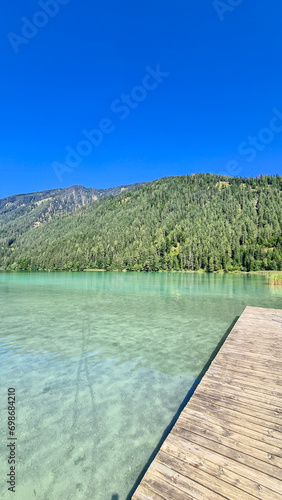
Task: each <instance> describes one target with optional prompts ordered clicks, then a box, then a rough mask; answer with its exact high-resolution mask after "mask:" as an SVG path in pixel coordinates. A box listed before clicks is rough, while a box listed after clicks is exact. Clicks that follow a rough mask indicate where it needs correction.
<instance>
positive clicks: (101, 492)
mask: <svg viewBox="0 0 282 500" xmlns="http://www.w3.org/2000/svg"><path fill="white" fill-rule="evenodd" d="M246 305H250V306H261V307H271V308H280V309H281V308H282V289H281V288H275V287H269V286H268V285H267V281H266V278H265V277H264V276H260V275H250V276H248V275H243V274H242V275H230V274H228V275H221V274H205V273H201V274H196V273H195V274H193V273H189V274H188V273H187V274H182V273H159V274H157V273H114V272H113V273H104V272H85V273H6V272H1V273H0V307H1V326H0V361H1V362H0V377H1V391H0V393H1V419H0V440H1V447H0V464H1V467H0V471H1V476H0V497H1V498H3V499H8V498H12V496H11V495H12V494H11V492H9V491H8V490H7V487H8V484H7V483H6V481H7V476H6V474H7V473H8V471H9V470H8V464H7V458H8V451H7V450H8V448H7V442H8V441H7V437H8V430H7V390H8V388H10V387H12V388H15V389H16V413H17V420H16V433H15V434H16V437H17V446H16V462H17V465H16V494H15V495H14V496H13V498H16V499H17V500H18V499H19V500H30V499H36V500H41V499H44V500H57V499H59V498H60V499H63V500H71V499H91V500H125V499H126V497H127V495H128V494H129V492H130V490H131V488H132V487H133V486H134V483H135V481H136V480H137V478H138V476H139V474H140V473H141V471H142V470H143V468H144V466H145V465H146V463H147V461H148V459H149V458H150V455H151V454H152V453H153V452H154V450H155V448H156V446H157V445H158V443H159V442H160V439H161V438H162V435H163V432H164V431H165V429H166V428H167V427H168V426H169V425H170V423H171V421H172V419H173V417H174V416H175V414H176V412H177V410H178V409H179V406H180V405H181V403H182V402H183V400H184V398H185V396H186V395H187V393H188V391H189V389H190V388H191V387H192V385H193V383H194V381H195V379H197V377H198V376H199V374H200V373H201V370H202V369H203V367H204V366H205V364H206V363H207V361H208V360H209V358H210V356H211V354H212V352H213V351H214V349H215V348H216V346H217V344H218V343H219V341H220V340H221V338H222V337H223V335H224V334H225V332H226V331H227V329H228V328H229V327H230V325H231V324H232V323H233V322H234V320H235V319H236V317H238V316H239V315H240V314H241V313H242V312H243V310H244V308H245V306H246Z"/></svg>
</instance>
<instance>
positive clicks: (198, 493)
mask: <svg viewBox="0 0 282 500" xmlns="http://www.w3.org/2000/svg"><path fill="white" fill-rule="evenodd" d="M255 498H258V499H261V500H282V310H278V309H264V308H258V307H246V309H245V310H244V312H243V313H242V315H241V316H240V318H239V320H238V321H237V323H236V325H235V326H234V328H233V329H232V331H231V332H230V334H229V336H228V337H227V339H226V341H225V343H224V344H223V346H222V347H221V349H220V351H219V352H218V354H217V356H216V357H215V359H214V360H213V362H212V363H211V365H210V367H209V369H208V370H207V372H206V374H205V375H204V377H203V379H202V381H201V382H200V384H199V386H198V387H197V389H196V391H195V392H194V394H193V396H192V398H191V399H190V401H189V402H188V404H187V406H186V407H185V408H184V410H183V411H182V413H181V415H180V417H179V419H178V420H177V422H176V424H175V426H174V427H173V429H172V431H171V432H170V434H169V435H168V437H167V438H166V440H165V441H164V443H163V445H162V446H161V448H160V450H159V452H158V454H157V455H156V457H155V459H154V460H153V462H152V463H151V465H150V467H149V469H148V470H147V472H146V474H145V476H144V477H143V479H142V481H141V483H140V485H139V486H138V488H137V490H136V491H135V493H134V495H133V497H132V500H192V499H193V500H220V499H230V500H254V499H255Z"/></svg>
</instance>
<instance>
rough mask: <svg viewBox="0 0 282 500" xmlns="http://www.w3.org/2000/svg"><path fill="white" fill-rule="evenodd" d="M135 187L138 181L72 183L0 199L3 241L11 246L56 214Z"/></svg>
mask: <svg viewBox="0 0 282 500" xmlns="http://www.w3.org/2000/svg"><path fill="white" fill-rule="evenodd" d="M137 185H138V184H137ZM132 186H136V184H133V185H130V186H119V187H115V188H109V189H94V188H85V187H83V186H71V187H69V188H66V189H51V190H48V191H40V192H37V193H29V194H17V195H14V196H8V197H7V198H3V199H1V200H0V243H1V244H2V245H5V244H6V243H8V244H9V245H11V243H13V242H15V241H16V238H17V237H18V236H19V235H22V234H23V233H25V232H26V231H29V230H30V229H32V228H35V227H37V226H39V225H41V224H44V223H46V222H50V221H51V220H52V219H54V217H58V216H61V215H65V214H67V213H69V212H73V211H74V210H77V209H78V208H80V207H82V206H83V205H85V204H86V203H90V202H91V201H93V200H98V199H101V198H105V197H106V196H112V195H114V196H115V195H117V194H119V193H120V192H121V191H124V190H127V189H129V188H132Z"/></svg>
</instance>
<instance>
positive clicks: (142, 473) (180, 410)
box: [112, 316, 240, 500]
mask: <svg viewBox="0 0 282 500" xmlns="http://www.w3.org/2000/svg"><path fill="white" fill-rule="evenodd" d="M239 317H240V316H236V318H235V319H234V321H233V322H232V324H231V325H230V326H229V328H228V329H227V330H226V332H225V334H224V335H223V337H222V339H221V340H220V341H219V343H218V344H217V346H216V348H215V349H214V351H213V352H212V354H211V356H210V357H209V359H208V361H207V363H206V364H205V366H204V367H203V369H202V370H201V372H200V373H199V375H198V376H197V377H196V378H195V381H194V383H193V385H192V387H191V389H190V390H189V391H188V393H187V395H186V397H185V398H184V400H183V401H182V403H181V405H180V407H179V408H178V410H177V412H176V414H175V415H174V417H173V419H172V420H171V422H170V424H169V425H168V426H167V428H166V429H165V430H164V432H163V435H162V437H161V439H160V441H159V442H158V444H157V446H156V448H155V449H154V451H153V453H152V454H151V456H150V458H149V459H148V461H147V463H146V465H145V466H144V467H143V469H142V471H141V472H140V474H139V476H138V477H137V479H136V481H135V483H134V485H133V486H132V488H131V490H130V492H129V493H128V495H127V497H126V500H130V499H131V497H132V495H133V493H134V492H135V490H136V488H137V486H139V484H140V482H141V480H142V478H143V476H144V475H145V473H146V471H147V469H148V468H149V466H150V465H151V463H152V462H153V460H154V458H155V456H156V455H157V453H158V451H159V449H160V447H161V446H162V444H163V442H164V441H165V440H166V438H167V436H168V435H169V433H170V431H171V430H172V428H173V426H174V425H175V423H176V421H177V419H178V418H179V416H180V414H181V412H182V411H183V409H184V408H185V406H186V405H187V403H188V401H189V400H190V398H191V397H192V396H193V394H194V392H195V390H196V388H197V386H198V384H199V383H200V382H201V380H202V378H203V376H204V375H205V373H206V371H207V370H208V368H209V366H210V364H211V362H212V361H213V360H214V358H215V357H216V355H217V353H218V351H219V350H220V349H221V347H222V345H223V344H224V342H225V340H226V339H227V337H228V335H229V333H230V332H231V330H232V328H233V327H234V325H235V324H236V322H237V320H238V319H239ZM112 500H118V495H113V497H112Z"/></svg>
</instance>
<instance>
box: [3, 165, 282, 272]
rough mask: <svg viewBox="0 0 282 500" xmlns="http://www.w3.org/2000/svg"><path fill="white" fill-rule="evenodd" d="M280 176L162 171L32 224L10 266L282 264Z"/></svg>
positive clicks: (7, 259) (8, 258)
mask: <svg viewBox="0 0 282 500" xmlns="http://www.w3.org/2000/svg"><path fill="white" fill-rule="evenodd" d="M281 190H282V177H280V176H278V175H277V176H275V177H271V176H261V177H260V179H257V178H256V179H252V178H251V179H249V178H231V177H224V176H216V175H211V174H197V175H192V176H183V177H171V178H163V179H160V180H157V181H154V182H152V183H149V184H145V185H143V186H139V187H137V188H133V189H131V190H128V191H126V192H122V193H120V194H119V195H117V196H115V197H108V198H104V199H99V200H96V201H93V202H91V203H88V204H86V205H84V206H83V207H81V208H79V209H78V210H75V211H74V212H72V213H70V214H68V215H65V216H62V217H56V218H54V219H53V220H51V221H50V222H47V223H45V224H41V225H39V226H37V227H32V228H31V229H29V230H28V231H27V232H25V233H24V234H22V235H19V236H18V237H17V238H16V241H15V242H13V243H10V244H9V243H8V242H5V244H4V245H2V248H1V254H0V266H1V267H2V268H4V269H25V270H36V269H51V270H55V269H62V270H63V269H72V270H80V269H85V268H90V269H91V268H100V269H106V270H116V269H117V270H123V269H127V270H143V271H158V270H173V269H175V270H197V269H204V270H207V271H214V270H220V269H224V270H227V271H228V270H229V271H232V270H237V269H238V270H246V271H250V270H260V269H282V203H281V202H282V194H281Z"/></svg>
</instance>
